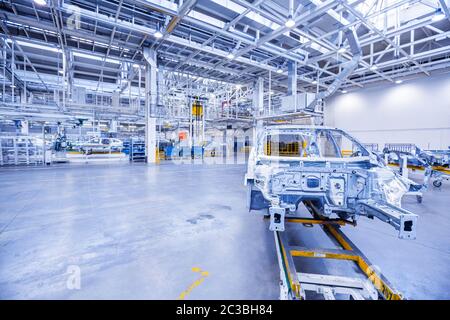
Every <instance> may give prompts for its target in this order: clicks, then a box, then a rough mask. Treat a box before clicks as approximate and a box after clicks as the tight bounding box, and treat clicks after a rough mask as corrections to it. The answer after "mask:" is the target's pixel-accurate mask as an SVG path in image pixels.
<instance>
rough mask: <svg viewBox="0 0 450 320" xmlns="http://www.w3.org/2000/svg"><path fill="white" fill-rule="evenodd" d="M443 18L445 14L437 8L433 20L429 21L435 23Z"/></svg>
mask: <svg viewBox="0 0 450 320" xmlns="http://www.w3.org/2000/svg"><path fill="white" fill-rule="evenodd" d="M444 18H445V14H444V12H442V9H441V8H437V9H436V12H435V13H434V16H433V18H431V21H433V22H437V21H441V20H442V19H444Z"/></svg>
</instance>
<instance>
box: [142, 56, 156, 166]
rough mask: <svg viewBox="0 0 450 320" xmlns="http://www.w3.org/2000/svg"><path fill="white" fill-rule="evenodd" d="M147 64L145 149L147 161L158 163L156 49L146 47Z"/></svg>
mask: <svg viewBox="0 0 450 320" xmlns="http://www.w3.org/2000/svg"><path fill="white" fill-rule="evenodd" d="M144 58H145V61H146V66H145V150H146V157H147V163H156V118H155V116H156V101H157V96H158V94H157V72H156V68H157V65H156V51H155V50H150V49H149V48H144Z"/></svg>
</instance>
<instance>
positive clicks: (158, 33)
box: [153, 30, 163, 39]
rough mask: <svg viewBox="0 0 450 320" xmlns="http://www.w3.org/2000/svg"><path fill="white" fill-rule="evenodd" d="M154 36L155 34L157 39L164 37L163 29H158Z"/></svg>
mask: <svg viewBox="0 0 450 320" xmlns="http://www.w3.org/2000/svg"><path fill="white" fill-rule="evenodd" d="M153 36H154V37H155V38H156V39H159V38H162V36H163V34H162V33H161V31H159V30H157V31H156V32H155V33H154V34H153Z"/></svg>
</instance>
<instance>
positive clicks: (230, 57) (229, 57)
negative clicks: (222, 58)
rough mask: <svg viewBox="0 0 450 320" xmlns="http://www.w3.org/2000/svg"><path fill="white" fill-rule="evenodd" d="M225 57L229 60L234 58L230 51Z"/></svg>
mask: <svg viewBox="0 0 450 320" xmlns="http://www.w3.org/2000/svg"><path fill="white" fill-rule="evenodd" d="M227 58H228V59H230V60H232V59H234V54H233V53H231V52H230V53H229V54H228V55H227Z"/></svg>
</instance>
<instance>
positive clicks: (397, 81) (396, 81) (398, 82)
mask: <svg viewBox="0 0 450 320" xmlns="http://www.w3.org/2000/svg"><path fill="white" fill-rule="evenodd" d="M402 82H403V80H400V79H398V80H395V83H396V84H400V83H402Z"/></svg>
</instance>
